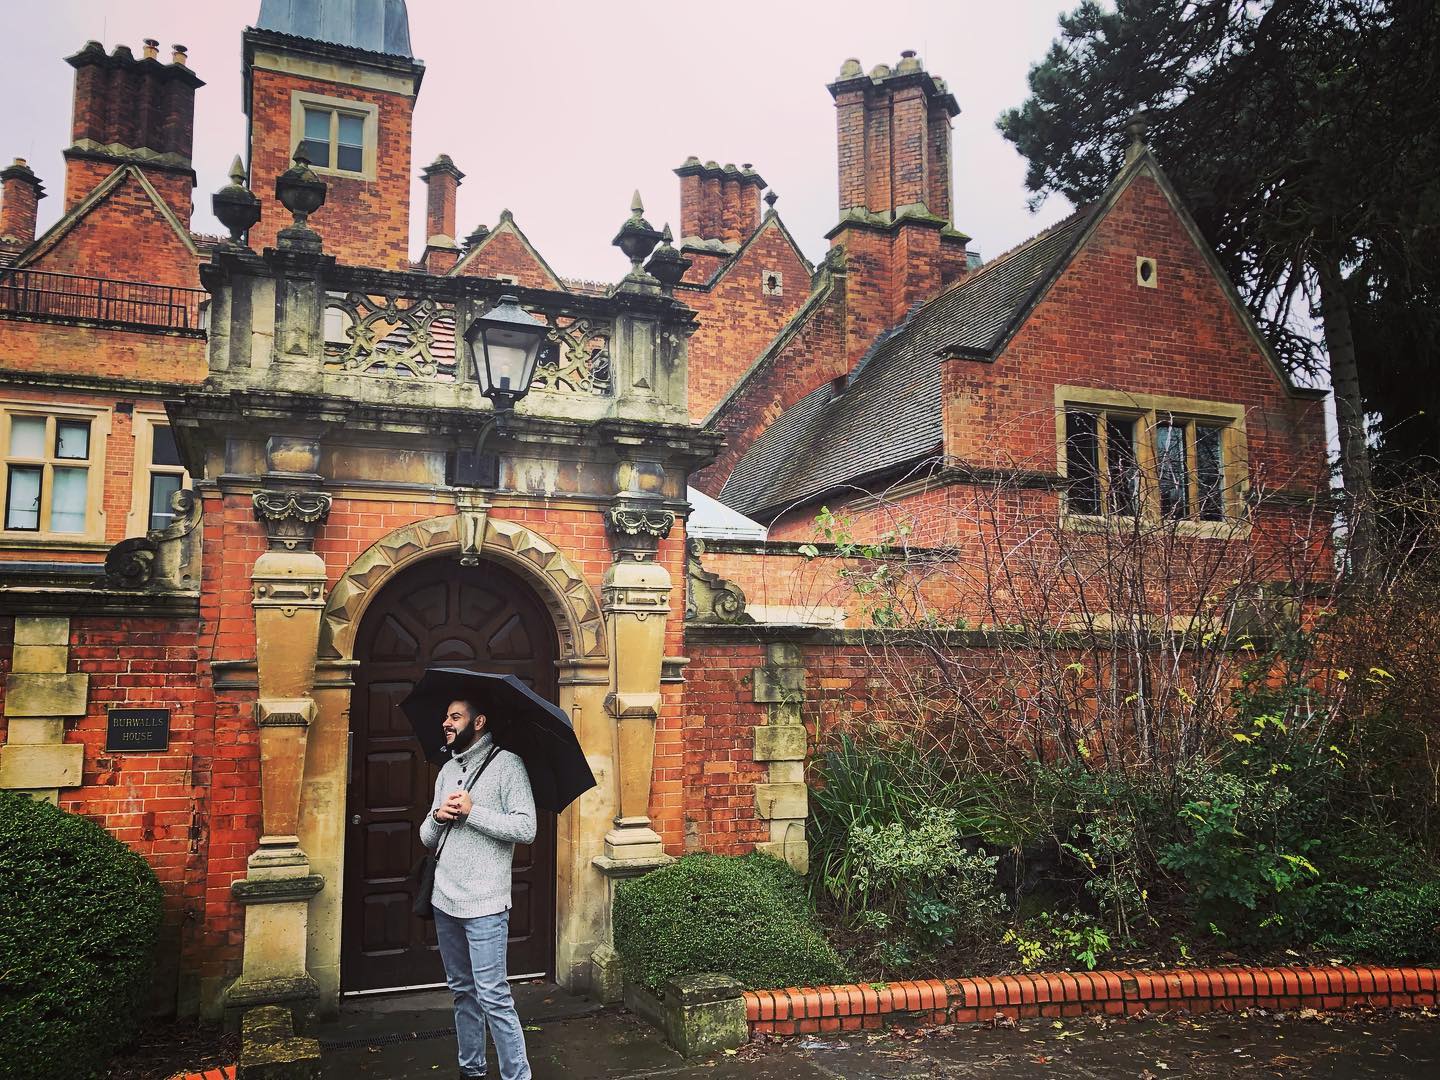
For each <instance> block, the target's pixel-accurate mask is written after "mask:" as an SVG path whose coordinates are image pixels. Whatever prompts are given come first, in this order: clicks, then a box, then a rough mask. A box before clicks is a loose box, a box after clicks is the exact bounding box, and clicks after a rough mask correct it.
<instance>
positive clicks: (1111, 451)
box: [1105, 416, 1140, 517]
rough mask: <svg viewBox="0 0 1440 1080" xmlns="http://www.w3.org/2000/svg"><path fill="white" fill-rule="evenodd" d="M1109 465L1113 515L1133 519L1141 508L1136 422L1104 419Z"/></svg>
mask: <svg viewBox="0 0 1440 1080" xmlns="http://www.w3.org/2000/svg"><path fill="white" fill-rule="evenodd" d="M1105 442H1106V458H1107V460H1106V465H1107V466H1108V469H1109V478H1110V512H1111V513H1112V514H1122V515H1124V516H1126V517H1134V516H1135V511H1136V509H1137V508H1138V507H1139V505H1140V468H1139V465H1138V464H1137V462H1136V459H1135V421H1134V420H1133V419H1132V418H1130V417H1125V416H1107V417H1106V418H1105Z"/></svg>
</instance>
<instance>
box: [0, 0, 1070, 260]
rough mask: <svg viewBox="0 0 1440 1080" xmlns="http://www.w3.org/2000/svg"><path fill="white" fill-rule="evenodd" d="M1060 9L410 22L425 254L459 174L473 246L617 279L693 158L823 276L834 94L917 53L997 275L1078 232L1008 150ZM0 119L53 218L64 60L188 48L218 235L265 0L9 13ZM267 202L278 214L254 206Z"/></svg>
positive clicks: (200, 216) (782, 4) (679, 11)
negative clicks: (1009, 262)
mask: <svg viewBox="0 0 1440 1080" xmlns="http://www.w3.org/2000/svg"><path fill="white" fill-rule="evenodd" d="M1073 6H1074V3H1063V4H1062V3H1056V2H1054V0H1009V2H1008V3H1004V4H991V3H980V2H978V0H948V2H946V0H931V2H925V0H884V2H882V3H879V4H877V3H875V2H874V0H863V2H851V0H823V2H804V3H802V2H797V0H769V2H766V3H761V2H755V0H723V2H711V3H691V2H677V0H670V2H661V0H654V2H623V3H622V2H612V0H568V2H563V3H562V2H552V0H528V2H525V3H514V2H513V0H511V2H506V3H491V2H489V0H410V3H409V9H410V36H411V41H412V43H413V46H414V51H415V55H416V56H417V57H418V58H419V59H421V60H423V61H424V62H425V65H426V75H425V81H424V85H423V86H422V87H421V90H420V97H419V103H418V106H417V109H416V113H415V149H414V165H415V171H416V174H417V179H416V180H415V183H414V185H413V191H412V206H414V207H416V208H417V210H416V212H415V213H413V214H412V228H411V233H412V240H413V245H412V253H413V254H415V255H418V254H419V251H420V247H421V244H422V243H423V240H424V237H423V235H422V229H423V224H424V222H423V217H424V185H423V184H422V183H420V181H419V179H418V171H419V169H420V167H422V166H423V165H425V164H427V163H428V162H430V161H431V160H433V159H434V157H435V155H436V154H438V153H442V152H443V153H448V154H450V156H451V157H453V158H454V159H455V162H456V164H457V165H459V167H460V168H461V169H462V170H463V171H464V172H465V173H466V179H465V182H464V184H463V185H462V186H461V188H460V199H459V231H460V233H461V236H462V237H463V236H464V235H465V234H466V233H468V232H469V231H470V230H471V229H472V228H474V226H475V225H476V224H479V223H481V222H484V223H486V224H490V225H493V224H494V223H495V221H496V219H497V218H498V217H499V214H500V211H501V209H502V208H503V207H509V208H510V209H511V210H512V211H513V212H514V214H515V218H516V221H517V222H518V223H519V225H520V226H521V228H523V229H524V230H525V231H526V233H527V234H528V235H529V236H530V238H531V240H532V241H534V243H535V244H536V246H537V247H538V248H539V249H540V251H541V252H542V253H543V254H544V255H545V256H546V258H548V259H549V260H550V262H551V264H552V265H553V266H554V267H555V269H556V270H557V271H558V272H559V273H560V274H562V275H565V276H570V277H586V278H594V279H599V280H605V281H613V280H615V279H618V278H619V277H620V276H621V275H622V274H623V273H624V272H625V271H626V270H627V269H628V266H629V264H628V263H627V262H626V260H625V259H624V257H623V256H622V255H621V254H620V253H619V252H618V251H617V250H615V249H614V248H612V247H610V246H609V241H610V238H611V237H612V236H613V235H614V234H615V230H616V229H617V228H618V226H619V225H620V223H621V222H622V221H623V220H624V219H625V217H626V216H627V214H628V208H629V204H630V195H631V192H632V190H633V189H635V188H639V189H640V192H641V195H642V196H643V198H644V200H645V210H646V216H647V217H648V218H649V219H650V220H651V221H652V222H654V223H655V224H656V225H657V226H659V225H660V224H662V223H664V222H666V221H669V222H672V223H674V224H676V225H678V217H679V179H678V178H677V177H676V176H675V175H674V174H673V173H672V172H671V170H672V169H673V168H674V167H675V166H677V165H679V164H680V163H681V162H682V161H684V160H685V158H686V157H687V156H688V155H690V154H696V155H698V156H699V157H700V158H701V160H708V159H712V158H713V159H714V160H716V161H718V162H720V163H721V164H724V163H726V162H735V163H736V164H743V163H744V162H751V163H753V165H754V167H755V169H757V170H758V171H759V172H760V173H761V175H762V176H764V177H765V179H766V180H767V181H769V183H770V186H771V188H772V189H773V190H774V191H775V192H776V193H777V194H778V195H779V196H780V201H779V203H778V205H777V209H778V210H779V211H780V214H781V216H782V217H783V218H784V220H785V222H786V224H787V225H788V226H789V227H790V229H791V231H792V232H793V233H794V234H795V236H796V238H797V239H798V240H799V242H800V243H801V245H802V246H803V247H804V248H805V251H806V254H807V255H809V256H810V258H811V259H812V260H814V259H818V258H819V257H820V256H821V255H823V253H824V250H825V246H826V241H825V240H824V233H825V232H826V230H828V229H829V228H830V227H831V226H832V225H834V224H835V221H836V216H837V206H836V173H835V109H834V103H833V102H832V100H831V98H830V95H829V93H827V92H826V89H825V86H826V84H827V83H828V82H830V81H831V80H833V79H834V78H835V76H836V74H837V73H838V72H839V70H840V65H841V63H842V62H843V61H844V60H845V58H846V57H850V56H854V57H856V58H858V59H859V60H860V62H861V64H862V65H864V67H865V69H866V70H867V71H868V70H870V68H872V67H874V65H876V64H878V63H882V62H884V63H888V64H891V65H892V66H893V65H894V64H896V63H897V62H898V60H899V56H900V51H901V50H902V49H916V50H918V51H919V53H920V57H921V59H922V60H923V61H924V63H925V66H926V68H927V69H928V70H930V71H931V72H933V73H934V74H937V75H941V76H943V77H944V78H945V79H946V80H947V81H948V82H949V84H950V88H951V90H952V91H953V92H954V94H955V98H956V100H957V101H958V102H959V103H960V108H961V114H960V116H959V117H957V118H956V120H955V124H954V162H955V224H956V226H957V227H958V228H960V229H962V230H964V231H965V232H967V233H969V234H971V236H973V237H974V242H973V243H974V245H975V246H978V247H979V248H980V250H981V252H982V253H983V254H984V255H985V256H986V257H987V258H988V257H989V256H992V255H996V254H999V253H1000V252H1001V251H1003V250H1005V249H1006V248H1008V247H1011V246H1012V245H1014V244H1016V243H1018V242H1019V241H1021V240H1023V239H1025V238H1027V237H1029V236H1031V235H1033V234H1034V233H1035V232H1037V231H1038V230H1039V229H1041V228H1043V227H1044V226H1046V225H1048V224H1050V223H1051V222H1053V221H1055V220H1057V219H1058V218H1060V217H1062V216H1064V214H1065V213H1066V212H1067V211H1068V209H1069V208H1068V206H1067V205H1066V204H1065V203H1064V202H1063V200H1060V199H1052V200H1050V202H1049V203H1047V204H1046V205H1045V206H1044V207H1043V208H1042V209H1041V210H1040V211H1039V212H1038V213H1035V214H1032V213H1030V212H1029V211H1028V210H1027V209H1026V192H1025V189H1024V183H1023V178H1024V164H1023V162H1022V160H1021V159H1020V158H1019V156H1018V155H1016V154H1015V152H1014V151H1013V150H1011V149H1010V147H1009V144H1007V143H1006V142H1005V141H1004V140H1002V139H1001V137H1000V135H999V133H998V132H997V131H996V130H995V118H996V116H998V115H999V113H1000V112H1001V110H1002V109H1004V108H1007V107H1009V106H1012V105H1017V104H1019V103H1020V102H1021V101H1022V100H1023V99H1024V97H1025V92H1026V84H1025V76H1026V72H1027V71H1028V70H1029V68H1030V66H1031V65H1032V64H1033V63H1035V62H1036V61H1037V60H1038V59H1039V58H1040V57H1041V56H1043V55H1044V52H1045V49H1046V48H1047V46H1048V45H1049V42H1050V40H1051V39H1052V38H1053V37H1054V35H1055V30H1056V16H1057V15H1058V14H1059V13H1060V12H1061V11H1062V10H1064V9H1066V8H1068V7H1073ZM6 8H7V10H9V12H10V20H9V29H10V33H9V34H8V35H7V37H8V40H9V42H10V47H9V49H8V50H7V56H6V61H5V63H4V64H3V65H0V100H3V101H6V102H10V103H23V106H21V107H19V108H12V109H8V110H7V112H6V115H5V117H4V120H3V122H0V163H8V161H9V160H10V158H12V157H16V156H19V157H26V158H28V159H29V161H30V164H31V167H32V168H34V169H35V171H36V173H38V174H39V176H40V177H41V179H42V180H43V181H45V183H46V186H47V188H48V189H49V191H50V194H51V197H50V198H47V199H46V200H45V201H44V202H42V203H41V204H40V219H41V220H40V227H41V229H42V230H43V229H44V228H45V227H47V226H48V225H49V224H51V223H52V222H54V220H55V219H56V218H57V217H58V216H59V214H60V209H61V207H60V203H61V191H62V189H63V179H64V170H63V159H62V158H61V156H60V154H61V151H62V150H63V149H64V147H65V145H66V143H67V142H68V137H69V125H70V106H71V93H72V85H73V83H72V80H73V74H74V72H73V71H72V69H71V68H70V67H69V66H68V65H67V64H66V63H65V62H64V59H63V58H64V57H65V56H68V55H70V54H72V53H74V52H76V51H77V50H79V48H80V47H81V46H82V45H83V44H84V43H85V42H86V41H87V40H89V39H91V38H95V39H98V40H100V41H102V42H103V43H104V44H105V47H106V49H107V50H110V49H113V48H114V46H115V45H117V44H122V43H123V44H126V45H129V46H130V47H131V48H132V49H133V50H134V51H135V53H136V54H137V55H138V54H139V53H140V49H141V41H142V39H144V38H146V37H155V38H158V39H159V40H160V42H161V48H162V55H164V56H166V57H168V55H169V46H170V45H171V44H172V43H176V42H179V43H182V44H185V45H187V46H189V49H190V66H191V67H192V68H193V69H194V70H195V72H196V73H197V74H198V75H199V76H200V77H201V78H202V79H204V80H205V81H206V84H207V85H206V86H205V87H204V88H202V89H201V90H200V92H199V95H198V97H197V103H196V124H195V128H196V137H195V158H194V160H195V169H196V172H197V173H198V174H199V188H198V190H197V192H196V204H197V213H196V218H195V222H194V227H195V228H196V229H197V230H199V231H201V232H220V231H222V230H221V229H220V227H219V224H218V223H217V222H215V220H214V219H213V217H212V216H211V214H210V209H209V206H210V200H209V194H210V193H211V192H213V191H214V190H215V189H216V188H218V187H220V186H221V185H222V184H224V183H225V171H226V168H227V167H228V165H229V163H230V160H231V158H233V157H234V155H235V154H236V153H237V152H240V151H242V150H243V140H244V130H245V129H244V121H243V114H242V113H241V99H240V60H241V52H240V32H241V30H242V29H243V28H244V27H245V26H247V25H249V24H250V23H252V22H253V21H254V20H255V18H256V17H257V15H258V14H259V10H260V0H205V2H199V0H184V2H179V0H108V2H106V0H45V2H43V3H21V2H19V0H9V2H7V3H6ZM260 195H261V196H262V197H263V198H269V197H272V195H273V193H272V192H260Z"/></svg>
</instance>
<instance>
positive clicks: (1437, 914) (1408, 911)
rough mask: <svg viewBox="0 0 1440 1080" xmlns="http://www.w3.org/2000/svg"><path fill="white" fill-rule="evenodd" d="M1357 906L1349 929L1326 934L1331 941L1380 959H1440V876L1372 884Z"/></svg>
mask: <svg viewBox="0 0 1440 1080" xmlns="http://www.w3.org/2000/svg"><path fill="white" fill-rule="evenodd" d="M1353 907H1354V913H1353V925H1352V926H1351V929H1350V930H1349V932H1347V933H1344V934H1339V935H1336V936H1334V937H1331V938H1328V939H1327V940H1326V941H1325V942H1324V944H1325V945H1326V946H1327V947H1329V948H1331V949H1333V950H1335V951H1337V952H1339V953H1342V954H1343V955H1345V956H1346V957H1349V958H1352V959H1356V960H1370V961H1375V962H1378V963H1382V964H1434V963H1437V962H1440V881H1429V882H1424V883H1417V882H1410V883H1406V884H1401V885H1388V886H1385V887H1382V888H1379V889H1372V890H1368V891H1366V892H1365V893H1364V895H1363V896H1362V897H1361V898H1360V899H1358V900H1356V901H1354V902H1353Z"/></svg>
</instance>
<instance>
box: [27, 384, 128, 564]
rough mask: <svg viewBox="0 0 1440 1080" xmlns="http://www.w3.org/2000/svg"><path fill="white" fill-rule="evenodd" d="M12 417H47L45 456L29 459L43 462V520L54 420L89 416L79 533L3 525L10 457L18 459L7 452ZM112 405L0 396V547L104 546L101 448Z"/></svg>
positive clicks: (49, 485) (47, 503) (103, 449)
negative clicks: (1, 492) (82, 527)
mask: <svg viewBox="0 0 1440 1080" xmlns="http://www.w3.org/2000/svg"><path fill="white" fill-rule="evenodd" d="M17 416H41V417H45V418H46V421H47V422H46V425H45V438H46V444H47V451H46V455H45V460H44V461H43V462H42V461H41V460H40V459H34V461H33V463H35V464H42V465H43V467H44V479H43V480H42V481H41V489H40V522H41V523H42V525H43V524H44V523H46V522H47V521H48V519H49V510H50V497H51V491H52V489H53V486H54V485H53V480H52V479H51V475H52V470H53V468H54V466H55V459H54V454H53V451H51V450H49V449H48V447H49V446H53V444H54V437H55V434H54V433H55V422H56V421H57V420H88V421H89V422H90V446H89V450H90V455H89V457H88V458H86V459H85V468H86V470H87V475H86V485H85V530H84V531H83V532H78V533H72V532H54V531H51V530H49V529H45V528H43V527H42V528H38V529H10V528H6V527H5V526H6V523H7V518H8V513H7V511H8V503H9V491H10V465H11V463H12V462H20V461H21V460H22V459H14V458H11V456H10V425H11V421H12V420H13V419H14V418H15V417H17ZM110 418H111V410H110V409H109V408H107V407H104V406H92V405H70V404H65V403H61V402H53V401H27V400H25V399H19V398H5V399H0V463H3V465H4V475H3V476H0V486H3V490H4V503H3V504H0V547H5V548H10V549H15V548H33V547H37V546H39V547H47V548H54V547H70V548H81V549H94V548H104V547H105V546H106V544H105V506H104V500H105V474H106V451H107V447H108V444H109V438H110ZM23 463H32V462H31V459H28V458H27V459H23Z"/></svg>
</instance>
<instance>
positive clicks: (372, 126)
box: [290, 90, 380, 180]
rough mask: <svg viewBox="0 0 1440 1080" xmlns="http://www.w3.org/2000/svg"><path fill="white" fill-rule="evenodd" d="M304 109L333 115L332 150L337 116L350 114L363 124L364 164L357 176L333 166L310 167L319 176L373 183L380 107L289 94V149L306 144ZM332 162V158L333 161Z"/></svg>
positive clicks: (294, 92)
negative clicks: (371, 181)
mask: <svg viewBox="0 0 1440 1080" xmlns="http://www.w3.org/2000/svg"><path fill="white" fill-rule="evenodd" d="M307 108H312V109H323V110H327V111H329V112H330V113H331V115H332V120H331V125H330V129H331V130H330V146H331V150H332V151H333V150H334V149H335V145H336V143H335V140H336V138H337V131H338V128H337V126H336V125H337V121H335V120H334V119H333V117H334V114H336V113H349V114H350V115H352V116H359V117H360V118H361V120H362V122H363V124H364V129H363V130H364V134H363V135H362V138H363V139H364V140H365V146H364V162H363V164H362V167H361V170H360V171H359V172H351V171H350V170H349V169H339V168H336V167H335V166H334V165H316V164H315V163H314V162H311V164H310V167H311V168H312V169H314V170H315V171H316V172H317V173H320V174H321V175H322V176H337V177H344V178H347V179H350V180H374V179H375V178H376V176H377V175H378V171H377V160H378V154H379V141H380V140H379V134H380V106H379V105H376V104H373V103H372V102H368V101H356V100H354V99H353V98H339V97H332V96H330V95H329V94H317V93H314V92H313V91H310V90H292V91H290V145H291V147H298V146H299V145H300V144H301V143H302V142H305V141H306V140H305V110H306V109H307ZM331 160H332V161H333V160H334V158H333V157H332V158H331Z"/></svg>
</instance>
